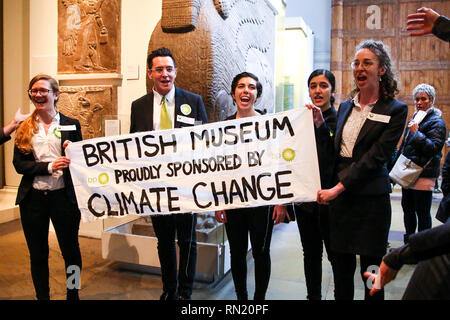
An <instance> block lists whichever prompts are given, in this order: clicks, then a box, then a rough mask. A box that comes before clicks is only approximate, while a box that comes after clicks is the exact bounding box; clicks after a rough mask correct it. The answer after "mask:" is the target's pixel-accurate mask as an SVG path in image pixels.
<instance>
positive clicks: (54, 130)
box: [53, 128, 61, 139]
mask: <svg viewBox="0 0 450 320" xmlns="http://www.w3.org/2000/svg"><path fill="white" fill-rule="evenodd" d="M53 134H54V135H55V137H57V138H58V139H61V131H59V130H58V128H55V129H53Z"/></svg>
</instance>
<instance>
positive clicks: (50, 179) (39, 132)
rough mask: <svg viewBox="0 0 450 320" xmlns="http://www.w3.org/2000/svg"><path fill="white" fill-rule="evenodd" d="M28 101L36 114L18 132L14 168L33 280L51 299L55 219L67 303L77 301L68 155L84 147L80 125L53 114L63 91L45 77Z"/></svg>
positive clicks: (34, 83)
mask: <svg viewBox="0 0 450 320" xmlns="http://www.w3.org/2000/svg"><path fill="white" fill-rule="evenodd" d="M28 95H29V97H30V100H31V102H32V103H33V104H34V106H35V108H36V109H35V111H34V112H33V113H32V114H31V116H30V117H28V118H27V119H25V121H24V122H23V123H22V124H21V125H20V127H19V128H18V129H17V133H16V138H15V147H14V160H13V164H14V167H15V168H16V171H17V172H18V173H20V174H22V175H23V177H22V180H21V182H20V186H19V190H18V192H17V199H16V204H18V205H19V207H20V217H21V219H22V227H23V231H24V234H25V238H26V241H27V245H28V249H29V251H30V260H31V276H32V279H33V284H34V288H35V290H36V297H37V299H39V300H48V299H50V288H49V268H48V254H49V246H48V228H49V221H50V219H51V221H52V224H53V226H54V228H55V232H56V236H57V238H58V243H59V247H60V249H61V252H62V256H63V258H64V262H65V266H66V276H67V299H68V300H77V299H78V298H79V297H78V289H79V283H80V275H81V253H80V247H79V244H78V228H79V224H80V211H79V210H78V206H77V201H76V198H75V192H74V188H73V184H72V179H71V177H70V172H69V168H68V166H69V164H70V159H69V158H67V157H66V156H65V153H64V149H65V147H66V146H67V145H68V143H69V142H71V141H73V142H75V141H80V140H82V137H81V127H80V123H79V122H78V120H75V119H71V118H68V117H65V116H64V115H63V114H61V113H59V112H58V111H57V110H56V109H55V105H56V103H57V101H58V98H59V87H58V83H57V81H56V80H55V79H53V78H52V77H50V76H47V75H42V74H41V75H37V76H35V77H34V78H33V79H32V80H31V81H30V84H29V90H28Z"/></svg>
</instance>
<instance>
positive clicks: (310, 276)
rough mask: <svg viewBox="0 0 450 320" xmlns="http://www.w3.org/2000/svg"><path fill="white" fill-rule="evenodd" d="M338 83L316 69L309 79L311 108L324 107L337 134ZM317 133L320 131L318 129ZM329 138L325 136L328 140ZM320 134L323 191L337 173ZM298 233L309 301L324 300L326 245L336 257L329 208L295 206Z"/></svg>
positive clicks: (320, 165) (328, 250)
mask: <svg viewBox="0 0 450 320" xmlns="http://www.w3.org/2000/svg"><path fill="white" fill-rule="evenodd" d="M335 86H336V80H335V77H334V75H333V73H331V72H330V71H328V70H325V69H317V70H314V71H313V72H312V73H311V74H310V76H309V78H308V88H309V97H310V98H311V101H312V104H313V105H309V106H308V107H309V108H310V109H311V108H314V107H316V108H320V111H321V113H322V115H323V118H324V121H325V123H326V124H327V127H328V129H329V130H330V132H329V134H330V135H333V134H334V131H335V130H336V115H337V111H336V109H335V108H334V106H333V102H334V97H333V93H334V88H335ZM315 130H316V131H317V128H315ZM328 138H329V137H325V139H328ZM320 139H321V137H320V135H318V134H316V144H317V154H318V159H319V170H320V182H321V185H322V188H330V187H332V185H331V178H332V174H333V167H332V166H331V164H332V163H333V157H332V154H330V153H329V152H328V149H327V148H324V146H325V145H326V142H325V143H323V142H322V141H320ZM294 210H295V215H296V218H297V225H298V230H299V232H300V239H301V242H302V247H303V265H304V272H305V278H306V288H307V299H308V300H321V299H322V254H323V246H324V244H325V249H326V250H327V255H328V260H329V261H330V262H331V265H332V266H333V254H332V252H331V250H330V238H329V232H330V230H329V222H328V215H329V212H328V211H329V206H325V205H319V204H318V203H317V202H306V203H299V204H295V205H294Z"/></svg>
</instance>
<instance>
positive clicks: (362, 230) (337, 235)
mask: <svg viewBox="0 0 450 320" xmlns="http://www.w3.org/2000/svg"><path fill="white" fill-rule="evenodd" d="M355 52H356V53H355V57H354V60H353V62H352V69H353V77H354V80H355V84H356V88H355V90H354V91H353V92H352V96H353V99H350V100H347V101H345V102H343V103H341V105H340V106H339V110H338V115H337V124H336V132H335V135H333V136H332V137H331V139H330V142H331V143H332V145H331V148H330V152H333V153H334V183H333V185H334V187H332V188H330V189H324V190H319V191H318V193H317V201H318V202H319V204H330V217H329V220H330V245H331V249H332V251H333V253H334V257H335V265H334V267H335V270H334V277H335V298H336V299H337V300H342V299H353V298H354V283H353V279H354V273H355V270H356V255H360V264H361V278H362V279H363V281H364V277H363V273H364V271H367V270H368V269H369V270H371V269H372V268H375V267H376V266H379V265H380V263H381V260H382V257H383V255H384V254H385V253H386V244H387V240H388V233H389V228H390V223H391V203H390V197H389V193H390V192H391V185H390V181H389V175H388V170H387V168H386V163H387V162H388V161H389V160H390V159H391V158H392V155H393V153H394V150H395V147H396V144H397V142H398V140H399V138H400V136H401V134H402V131H403V128H404V125H405V120H406V116H407V112H408V108H407V106H406V105H405V104H404V103H402V102H400V101H397V100H395V99H394V95H395V94H396V93H397V92H398V90H397V82H396V80H395V78H394V74H393V72H392V68H391V60H390V57H389V53H388V51H387V48H386V47H385V45H384V44H383V43H382V42H376V41H373V40H367V41H363V42H362V43H360V44H359V45H358V46H357V47H356V51H355ZM313 111H314V112H313V113H314V119H315V124H316V126H319V129H320V130H321V131H323V132H324V135H328V136H330V135H329V132H328V130H326V127H327V126H326V123H324V121H323V118H322V117H321V114H320V110H317V109H313ZM369 289H370V288H366V290H365V299H384V293H383V291H380V292H378V293H377V294H376V295H374V296H373V297H371V296H370V295H369V292H370V290H369Z"/></svg>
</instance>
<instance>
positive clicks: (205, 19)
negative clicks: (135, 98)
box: [147, 0, 276, 121]
mask: <svg viewBox="0 0 450 320" xmlns="http://www.w3.org/2000/svg"><path fill="white" fill-rule="evenodd" d="M275 15H276V10H275V9H274V8H273V6H272V5H271V4H270V2H269V1H268V0H214V1H211V0H163V2H162V17H161V21H160V22H159V23H158V25H157V26H156V28H155V30H154V31H153V33H152V36H151V39H150V43H149V47H148V52H149V53H150V52H151V51H152V50H154V49H156V48H158V47H163V46H164V47H168V48H170V49H171V50H172V53H173V54H174V56H175V59H176V62H177V67H178V74H177V79H176V85H178V86H180V87H182V88H184V89H187V90H190V91H192V92H195V93H198V94H200V95H201V96H202V97H203V100H204V102H205V106H206V108H207V113H208V119H209V120H210V121H217V120H223V119H225V118H226V117H227V116H229V115H230V114H232V113H234V112H235V110H236V107H235V106H233V102H232V99H231V96H230V87H231V81H232V79H233V77H234V76H235V75H236V74H238V73H240V72H243V71H249V72H252V73H255V74H256V75H257V76H258V77H259V79H260V81H261V83H262V85H263V95H262V96H261V97H260V99H259V100H258V101H257V103H256V107H257V108H258V109H266V110H267V111H269V112H270V111H272V110H273V109H274V101H275V97H274V83H275V79H274V78H275V75H274V63H275ZM152 86H153V84H152V83H151V81H150V80H148V79H147V90H151V88H152Z"/></svg>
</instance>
